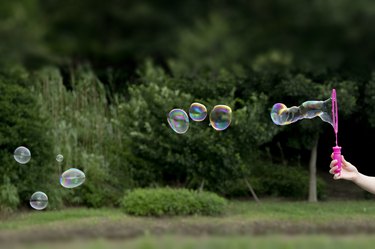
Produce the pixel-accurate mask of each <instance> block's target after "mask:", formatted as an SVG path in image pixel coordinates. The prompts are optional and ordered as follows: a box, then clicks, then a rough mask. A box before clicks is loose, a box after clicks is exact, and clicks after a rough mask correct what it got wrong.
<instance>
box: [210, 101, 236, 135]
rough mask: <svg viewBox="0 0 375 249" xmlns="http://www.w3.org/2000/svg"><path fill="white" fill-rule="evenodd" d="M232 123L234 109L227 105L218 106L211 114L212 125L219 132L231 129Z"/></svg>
mask: <svg viewBox="0 0 375 249" xmlns="http://www.w3.org/2000/svg"><path fill="white" fill-rule="evenodd" d="M231 121H232V109H231V108H230V107H229V106H226V105H216V106H214V108H213V109H212V111H211V113H210V124H211V126H212V127H213V128H214V129H215V130H217V131H222V130H225V129H226V128H228V127H229V125H230V123H231Z"/></svg>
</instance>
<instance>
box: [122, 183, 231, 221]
mask: <svg viewBox="0 0 375 249" xmlns="http://www.w3.org/2000/svg"><path fill="white" fill-rule="evenodd" d="M226 203H227V201H226V200H225V199H224V198H222V197H219V196H218V195H216V194H214V193H211V192H205V191H203V192H197V191H192V190H188V189H172V188H156V189H135V190H133V191H131V192H129V193H128V194H126V195H125V197H124V198H123V199H122V203H121V206H122V209H123V210H124V211H125V213H127V214H131V215H137V216H163V215H219V214H222V213H223V211H224V209H225V206H226Z"/></svg>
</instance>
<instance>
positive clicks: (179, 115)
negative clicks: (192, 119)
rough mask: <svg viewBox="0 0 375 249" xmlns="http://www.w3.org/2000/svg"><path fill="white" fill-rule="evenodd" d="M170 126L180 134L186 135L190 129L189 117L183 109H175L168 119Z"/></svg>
mask: <svg viewBox="0 0 375 249" xmlns="http://www.w3.org/2000/svg"><path fill="white" fill-rule="evenodd" d="M167 121H168V124H169V126H170V127H171V128H172V130H174V131H175V132H176V133H178V134H184V133H186V132H187V130H188V129H189V117H188V115H187V114H186V112H185V111H184V110H182V109H173V110H171V111H170V112H169V114H168V118H167Z"/></svg>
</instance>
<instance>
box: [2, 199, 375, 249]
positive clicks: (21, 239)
mask: <svg viewBox="0 0 375 249" xmlns="http://www.w3.org/2000/svg"><path fill="white" fill-rule="evenodd" d="M373 234H375V205H374V203H373V201H326V202H320V203H307V202H291V201H289V202H286V201H280V200H266V201H263V203H262V204H260V205H258V204H256V203H254V202H253V201H241V202H238V201H232V202H231V203H230V205H229V207H228V209H227V211H226V213H225V214H224V215H223V216H220V217H201V216H194V217H162V218H141V217H130V216H127V215H125V214H124V213H122V212H121V210H119V209H86V208H78V209H66V210H61V211H51V210H49V211H45V212H37V211H28V212H22V213H17V214H13V215H11V216H8V217H3V218H2V220H1V223H0V247H1V248H50V247H51V246H53V247H54V248H55V249H57V248H63V247H66V246H69V248H70V249H74V248H125V247H126V248H144V249H147V248H149V249H153V248H163V249H165V248H295V247H298V248H333V247H336V246H337V245H340V249H342V248H351V247H350V246H356V247H358V246H361V247H362V248H361V249H364V248H373V243H374V242H375V238H374V237H373ZM347 246H349V247H347Z"/></svg>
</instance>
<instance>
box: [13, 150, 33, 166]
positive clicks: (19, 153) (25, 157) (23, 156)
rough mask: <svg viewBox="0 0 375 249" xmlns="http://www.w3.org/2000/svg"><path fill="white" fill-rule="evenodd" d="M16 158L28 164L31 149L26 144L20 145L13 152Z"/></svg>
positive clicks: (19, 161)
mask: <svg viewBox="0 0 375 249" xmlns="http://www.w3.org/2000/svg"><path fill="white" fill-rule="evenodd" d="M13 156H14V159H15V160H16V161H17V162H18V163H20V164H26V163H28V162H29V161H30V159H31V153H30V150H29V149H28V148H26V147H24V146H20V147H18V148H17V149H16V150H15V151H14V153H13Z"/></svg>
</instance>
